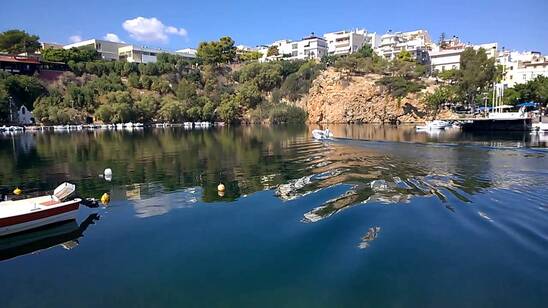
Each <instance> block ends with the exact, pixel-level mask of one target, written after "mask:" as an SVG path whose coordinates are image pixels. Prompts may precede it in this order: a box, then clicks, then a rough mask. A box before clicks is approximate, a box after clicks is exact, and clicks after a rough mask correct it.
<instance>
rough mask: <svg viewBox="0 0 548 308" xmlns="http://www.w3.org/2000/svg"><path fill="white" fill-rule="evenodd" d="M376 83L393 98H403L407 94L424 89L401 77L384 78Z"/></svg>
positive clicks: (420, 85) (418, 84)
mask: <svg viewBox="0 0 548 308" xmlns="http://www.w3.org/2000/svg"><path fill="white" fill-rule="evenodd" d="M376 83H377V84H378V85H381V86H383V87H384V88H385V89H386V90H387V91H388V93H390V95H392V96H394V97H405V96H407V94H409V93H414V92H419V91H420V90H422V89H423V88H424V85H422V84H420V83H418V82H415V81H412V80H407V79H405V78H403V77H388V76H385V77H383V78H381V79H379V80H378V81H377V82H376Z"/></svg>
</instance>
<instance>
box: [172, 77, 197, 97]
mask: <svg viewBox="0 0 548 308" xmlns="http://www.w3.org/2000/svg"><path fill="white" fill-rule="evenodd" d="M175 95H176V96H177V98H179V99H180V100H194V99H196V95H197V94H196V85H195V84H194V83H192V82H190V81H188V80H186V79H181V81H180V82H179V84H178V85H177V89H176V90H175Z"/></svg>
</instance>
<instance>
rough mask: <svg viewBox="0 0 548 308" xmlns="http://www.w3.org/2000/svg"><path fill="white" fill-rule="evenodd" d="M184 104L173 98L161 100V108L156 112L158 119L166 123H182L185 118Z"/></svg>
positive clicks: (167, 97)
mask: <svg viewBox="0 0 548 308" xmlns="http://www.w3.org/2000/svg"><path fill="white" fill-rule="evenodd" d="M185 107H186V106H185V104H184V103H183V102H181V101H179V100H177V99H175V98H173V97H169V96H166V97H164V98H163V99H162V106H161V107H160V110H159V111H158V116H159V117H160V119H162V120H163V121H166V122H172V123H175V122H182V121H183V120H184V118H185Z"/></svg>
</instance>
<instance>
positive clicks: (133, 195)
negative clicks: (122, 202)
mask: <svg viewBox="0 0 548 308" xmlns="http://www.w3.org/2000/svg"><path fill="white" fill-rule="evenodd" d="M142 185H143V184H132V185H127V186H126V189H127V190H126V199H127V200H141V199H142V198H141V186H142Z"/></svg>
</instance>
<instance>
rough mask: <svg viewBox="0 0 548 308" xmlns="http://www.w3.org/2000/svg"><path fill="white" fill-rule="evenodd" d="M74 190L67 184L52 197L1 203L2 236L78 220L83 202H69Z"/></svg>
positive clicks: (61, 186)
mask: <svg viewBox="0 0 548 308" xmlns="http://www.w3.org/2000/svg"><path fill="white" fill-rule="evenodd" d="M74 190H75V186H74V185H73V184H70V183H66V182H65V183H63V184H61V185H59V186H58V187H57V188H56V189H55V190H54V191H53V194H52V195H45V196H40V197H35V198H28V199H21V200H8V201H3V202H0V236H4V235H8V234H13V233H17V232H21V231H25V230H30V229H34V228H38V227H42V226H45V225H49V224H52V223H56V222H61V221H65V220H70V219H74V218H76V214H77V212H78V208H79V207H80V201H82V200H81V199H78V198H75V199H71V200H67V198H68V196H69V195H71V194H72V193H73V192H74Z"/></svg>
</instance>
